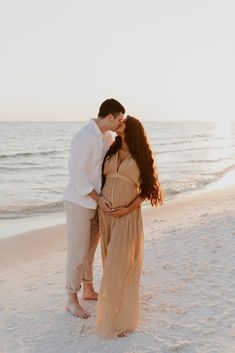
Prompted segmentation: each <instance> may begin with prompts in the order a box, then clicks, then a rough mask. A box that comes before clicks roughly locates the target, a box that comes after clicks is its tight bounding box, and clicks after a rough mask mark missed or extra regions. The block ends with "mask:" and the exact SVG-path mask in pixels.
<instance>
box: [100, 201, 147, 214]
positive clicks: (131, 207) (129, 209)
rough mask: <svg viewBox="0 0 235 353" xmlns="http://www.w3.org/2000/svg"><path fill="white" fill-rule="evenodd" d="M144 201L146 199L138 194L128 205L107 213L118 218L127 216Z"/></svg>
mask: <svg viewBox="0 0 235 353" xmlns="http://www.w3.org/2000/svg"><path fill="white" fill-rule="evenodd" d="M143 201H144V199H142V198H141V197H140V196H137V197H136V198H135V199H134V200H133V201H132V202H131V203H130V204H129V205H128V206H127V207H118V208H115V209H114V210H113V211H109V212H107V213H108V214H110V215H111V216H113V217H116V218H119V217H122V216H126V215H127V214H129V213H131V212H133V211H134V210H135V209H136V208H138V207H139V206H140V205H141V203H142V202H143Z"/></svg>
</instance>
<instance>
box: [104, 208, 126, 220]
mask: <svg viewBox="0 0 235 353" xmlns="http://www.w3.org/2000/svg"><path fill="white" fill-rule="evenodd" d="M107 213H108V214H109V215H110V216H112V217H115V218H120V217H123V216H126V215H127V214H128V213H129V210H128V207H117V208H114V209H113V210H112V211H108V212H107Z"/></svg>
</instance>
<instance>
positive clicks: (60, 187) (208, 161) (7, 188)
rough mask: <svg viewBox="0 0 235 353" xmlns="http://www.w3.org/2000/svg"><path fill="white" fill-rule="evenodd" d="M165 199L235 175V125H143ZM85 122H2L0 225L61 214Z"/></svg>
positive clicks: (214, 123)
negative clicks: (75, 142) (76, 139)
mask: <svg viewBox="0 0 235 353" xmlns="http://www.w3.org/2000/svg"><path fill="white" fill-rule="evenodd" d="M143 124H144V126H145V129H146V131H147V134H148V136H149V140H150V143H151V145H152V148H153V151H154V153H155V154H156V160H157V166H158V173H159V178H160V181H161V184H162V185H163V187H164V190H165V197H166V199H168V200H169V199H173V198H176V197H181V196H182V195H183V194H185V193H191V192H195V191H200V190H203V189H205V188H206V187H208V186H209V185H211V184H213V183H215V182H218V181H220V180H222V179H223V178H224V177H226V175H227V174H229V173H233V172H235V122H233V123H230V122H226V121H225V122H220V123H216V122H144V123H143ZM83 125H84V122H1V123H0V220H7V219H8V220H10V219H19V218H25V217H31V216H35V215H45V214H49V213H55V212H58V211H61V210H62V209H63V204H62V197H63V192H64V189H65V186H66V184H67V182H68V170H67V164H68V158H69V149H70V142H71V139H72V136H73V135H74V134H75V133H76V132H77V130H78V129H80V128H81V127H82V126H83Z"/></svg>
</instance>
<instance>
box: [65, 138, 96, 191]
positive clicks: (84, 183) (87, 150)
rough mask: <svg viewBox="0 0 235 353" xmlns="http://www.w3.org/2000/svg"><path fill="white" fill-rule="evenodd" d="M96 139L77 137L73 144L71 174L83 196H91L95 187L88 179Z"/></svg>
mask: <svg viewBox="0 0 235 353" xmlns="http://www.w3.org/2000/svg"><path fill="white" fill-rule="evenodd" d="M94 144H95V141H94V138H92V136H89V135H85V134H84V135H80V136H75V137H74V138H73V140H72V142H71V149H70V158H69V174H70V177H71V179H72V180H73V183H74V184H75V185H76V188H77V190H78V191H79V193H80V194H81V195H82V196H85V195H87V194H89V193H90V192H91V191H92V190H93V189H94V185H93V184H92V183H91V182H90V180H89V177H88V167H89V161H90V157H91V155H92V152H93V149H94V147H95V146H94Z"/></svg>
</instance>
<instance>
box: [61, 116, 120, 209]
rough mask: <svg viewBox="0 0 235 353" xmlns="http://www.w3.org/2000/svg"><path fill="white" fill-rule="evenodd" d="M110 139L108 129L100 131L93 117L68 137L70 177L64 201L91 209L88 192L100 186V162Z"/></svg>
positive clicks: (99, 188) (94, 205) (92, 202)
mask: <svg viewBox="0 0 235 353" xmlns="http://www.w3.org/2000/svg"><path fill="white" fill-rule="evenodd" d="M112 141H113V138H112V134H111V132H110V131H106V132H104V133H102V132H101V131H100V129H99V127H98V125H97V124H96V122H95V120H93V119H92V120H91V121H90V122H89V123H88V124H86V125H85V126H84V127H83V128H82V129H81V130H79V131H78V132H77V133H76V134H75V136H74V137H73V139H72V142H71V148H70V157H69V164H68V169H69V175H70V180H69V183H68V185H67V187H66V189H65V193H64V200H65V201H71V202H74V203H77V204H78V205H80V206H83V207H86V208H92V209H95V208H96V207H97V204H96V202H95V200H93V199H92V197H90V196H89V195H88V194H89V193H90V192H91V191H92V190H93V189H94V190H95V191H96V192H97V193H98V194H99V193H100V191H101V185H102V163H103V160H104V156H105V154H106V152H107V151H108V149H109V147H110V145H111V143H112Z"/></svg>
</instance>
